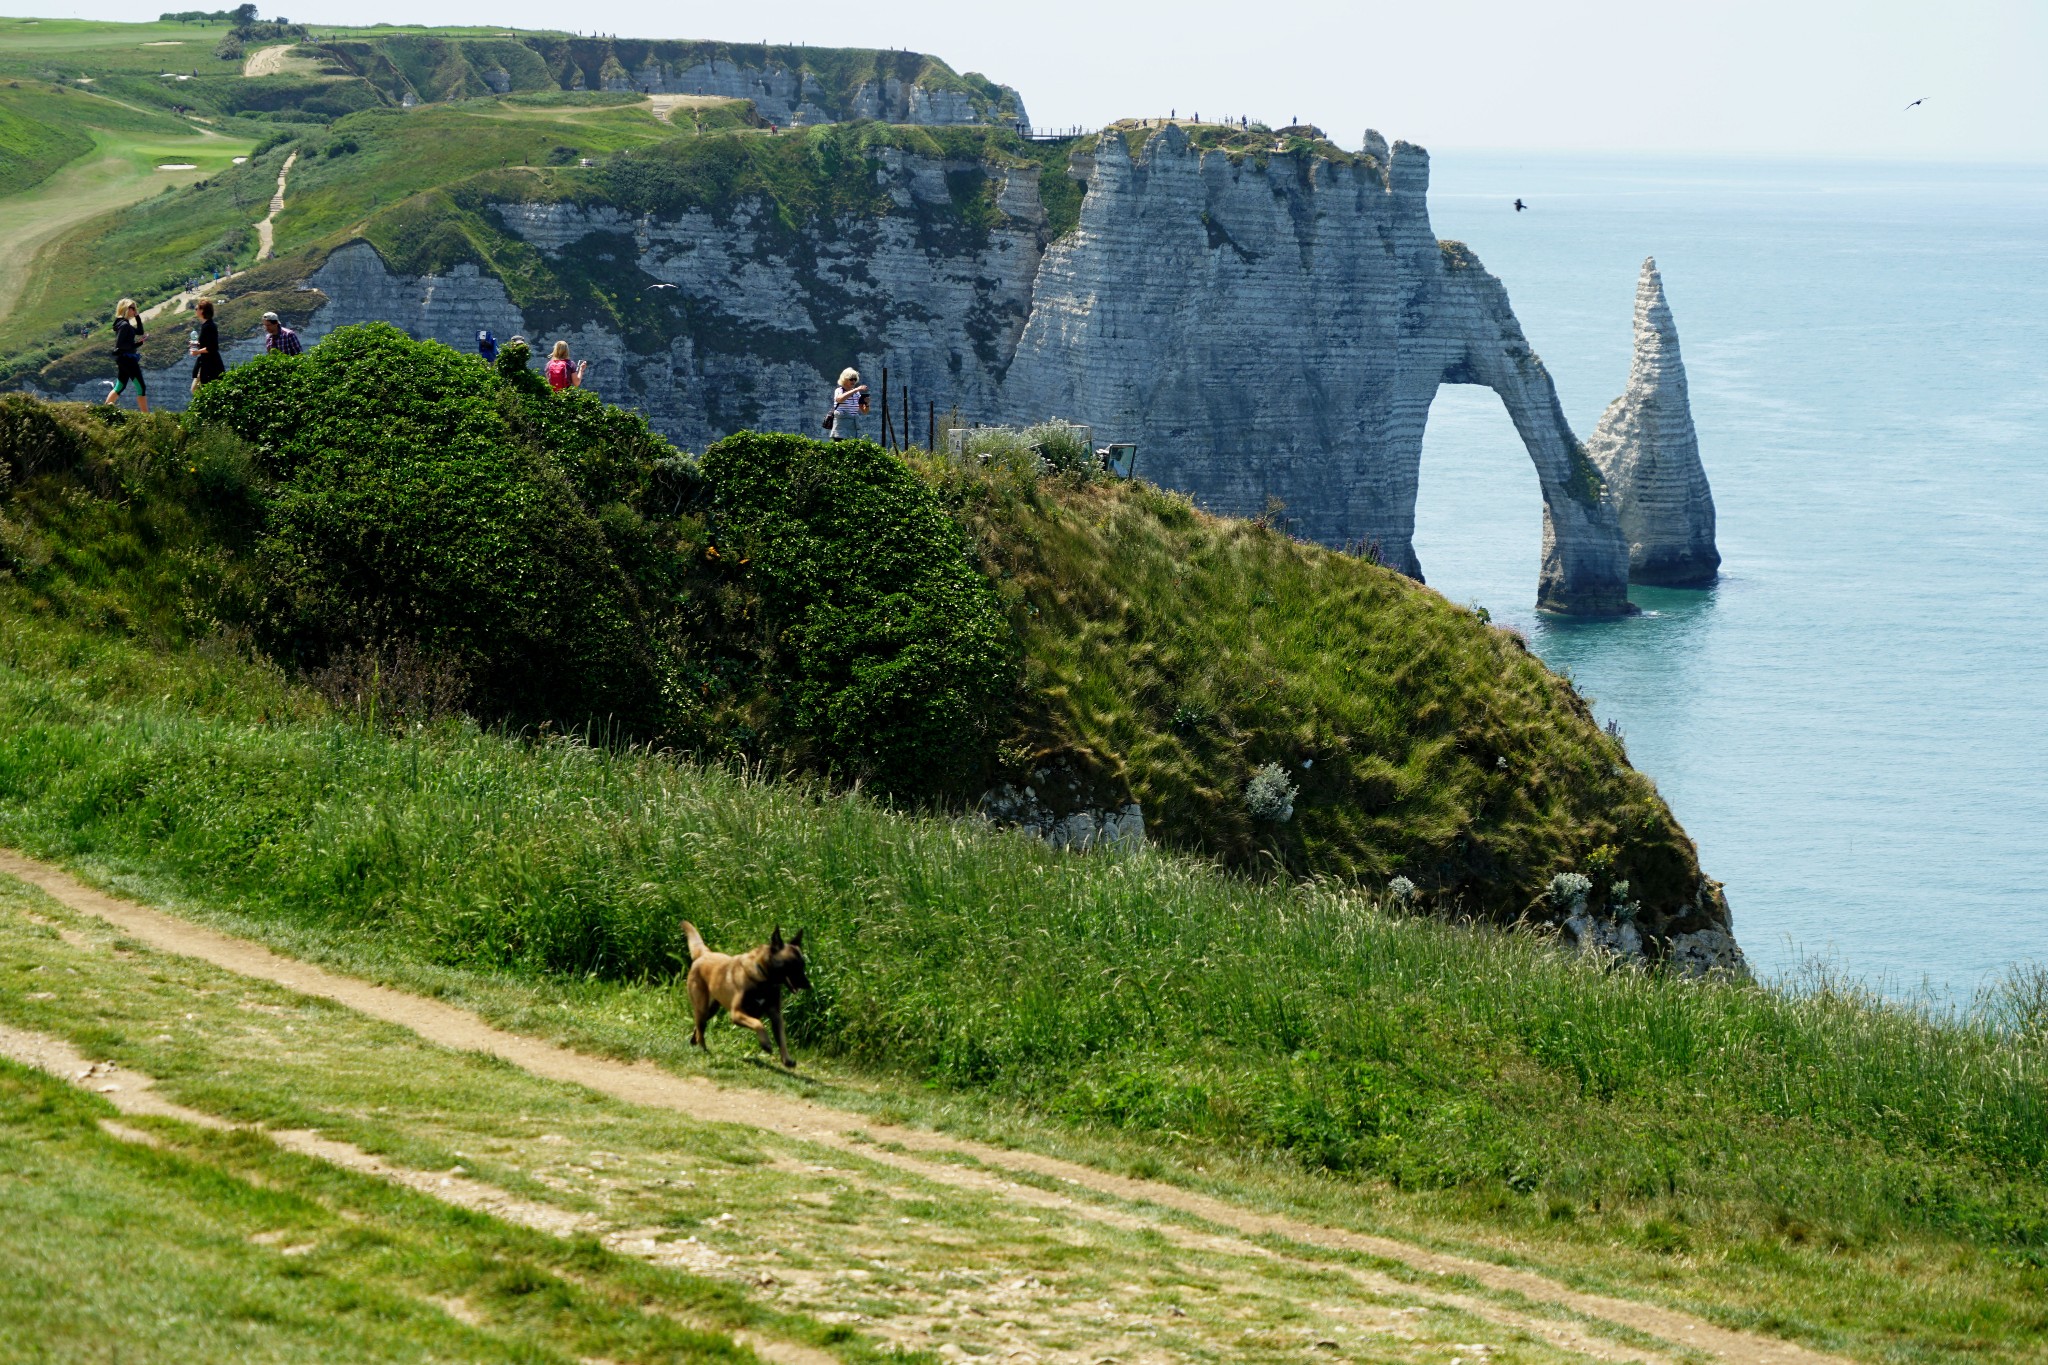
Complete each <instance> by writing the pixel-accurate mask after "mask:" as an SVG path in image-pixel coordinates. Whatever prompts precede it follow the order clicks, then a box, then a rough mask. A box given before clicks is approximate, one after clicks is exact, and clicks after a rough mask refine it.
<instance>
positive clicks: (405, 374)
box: [190, 324, 659, 731]
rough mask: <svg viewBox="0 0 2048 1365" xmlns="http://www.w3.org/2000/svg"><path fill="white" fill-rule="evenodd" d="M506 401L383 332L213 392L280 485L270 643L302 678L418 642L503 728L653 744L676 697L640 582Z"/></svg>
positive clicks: (438, 356) (461, 359) (372, 329)
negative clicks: (346, 655) (610, 734)
mask: <svg viewBox="0 0 2048 1365" xmlns="http://www.w3.org/2000/svg"><path fill="white" fill-rule="evenodd" d="M502 393H503V386H502V385H501V384H500V383H499V382H498V381H497V380H496V379H495V378H494V377H493V376H492V374H491V373H490V371H488V370H486V369H485V368H483V367H482V366H480V365H478V364H477V363H476V362H475V361H474V360H471V359H470V358H468V357H466V356H461V355H458V354H457V353H456V352H454V351H452V350H450V349H448V348H447V347H445V346H441V345H439V344H437V343H433V342H415V341H412V340H410V339H409V338H407V337H406V336H405V334H404V333H402V332H400V331H398V330H397V329H396V328H393V327H388V326H384V325H382V324H371V325H368V326H363V327H351V328H344V329H342V330H341V331H338V332H336V333H334V334H332V335H330V336H329V337H328V338H327V339H326V340H324V341H322V342H321V344H320V345H318V346H316V347H314V348H312V349H311V350H309V351H308V352H307V353H306V354H305V355H303V356H299V357H291V358H287V357H282V356H271V357H267V358H264V359H261V360H258V361H255V362H252V363H251V364H248V365H244V366H240V367H237V368H236V369H235V370H233V371H231V372H230V373H229V375H228V376H226V377H225V378H223V379H221V380H219V381H217V382H216V383H214V384H209V385H208V386H206V388H204V389H202V390H201V391H200V393H199V395H198V397H197V398H196V399H195V400H194V402H193V405H192V411H191V417H190V420H191V421H192V422H193V423H195V424H197V425H199V426H201V427H205V426H207V425H219V426H224V427H226V428H228V429H229V430H232V431H233V432H235V434H237V435H238V436H241V437H242V438H243V439H245V440H248V441H251V442H253V443H255V444H256V445H257V446H258V447H259V448H261V450H262V451H263V456H264V460H265V462H266V463H267V464H268V466H269V468H270V470H271V472H272V473H274V474H275V475H277V476H278V478H279V480H280V483H279V485H278V487H277V489H276V491H275V493H274V494H273V496H272V498H271V500H270V503H269V507H268V510H267V517H266V523H265V527H264V534H263V539H262V542H261V544H260V546H259V548H258V556H257V559H258V569H259V578H260V581H261V583H262V585H263V594H264V602H263V608H262V612H263V619H262V621H261V622H260V633H261V634H262V635H263V637H264V639H265V643H266V645H267V646H268V647H269V648H270V650H271V651H272V652H273V653H274V654H277V655H279V656H281V657H283V658H285V659H287V660H289V661H291V662H293V663H295V664H297V665H299V666H301V667H315V666H319V665H321V664H324V663H326V662H327V661H328V660H329V659H330V658H331V657H333V656H334V655H335V654H337V653H338V652H341V651H346V650H352V649H353V650H360V649H364V648H371V649H375V648H381V647H385V646H388V645H391V644H394V643H396V642H399V641H412V642H415V643H417V644H419V645H420V646H423V647H424V648H426V649H427V650H428V651H430V652H431V653H433V654H435V655H436V656H438V657H440V658H442V659H444V660H446V661H447V662H448V663H450V664H451V665H452V666H454V667H455V668H457V669H459V670H460V671H461V672H462V673H463V675H464V676H466V677H467V678H468V679H469V680H470V687H471V695H470V696H469V698H468V700H469V702H470V704H471V705H472V706H474V707H476V708H477V709H479V710H480V711H482V712H483V713H485V714H486V715H490V716H493V717H506V718H510V719H513V720H517V721H522V722H533V721H543V720H553V721H557V722H560V723H564V724H570V725H581V724H584V723H586V722H589V721H592V720H600V719H605V718H609V719H611V720H614V721H617V722H621V723H623V724H624V725H625V726H626V727H627V728H628V729H629V730H633V731H644V730H647V729H650V728H652V727H653V726H654V725H655V724H656V722H657V720H658V716H657V712H656V703H655V699H656V697H657V696H658V693H659V689H658V683H657V679H656V668H655V663H654V658H653V655H652V653H651V652H650V651H649V649H648V647H647V645H646V643H645V640H646V634H647V632H646V629H645V625H644V623H643V622H642V621H641V619H640V613H639V608H638V605H637V601H636V597H635V594H634V592H633V589H632V586H631V585H630V584H629V583H628V582H627V580H626V578H625V576H624V575H623V574H622V573H621V572H620V570H619V568H618V565H617V563H616V562H615V561H614V559H613V557H612V554H611V552H610V549H609V548H608V546H607V544H606V541H605V537H604V534H603V532H602V531H601V530H600V529H599V527H598V525H597V523H596V522H595V521H594V520H593V519H592V517H591V515H590V513H589V512H588V511H587V510H585V508H584V505H583V503H582V501H581V500H580V499H579V498H578V496H577V494H576V490H575V488H574V487H573V486H572V484H571V482H570V480H569V478H568V477H567V475H566V474H565V473H564V471H563V469H562V466H561V464H560V463H559V462H558V461H557V460H556V459H555V458H554V457H552V456H551V455H550V454H549V453H548V452H547V451H545V450H542V449H539V448H537V447H536V446H534V445H533V444H531V443H529V442H528V441H525V440H522V439H520V437H519V434H518V433H516V432H515V431H514V430H513V428H512V424H511V423H510V422H509V421H508V420H507V417H506V414H505V412H504V411H503V410H502V408H501V405H500V399H501V395H502Z"/></svg>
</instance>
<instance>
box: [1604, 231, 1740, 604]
mask: <svg viewBox="0 0 2048 1365" xmlns="http://www.w3.org/2000/svg"><path fill="white" fill-rule="evenodd" d="M1635 328H1636V330H1635V342H1636V346H1635V359H1634V361H1633V362H1632V363H1631V365H1630V366H1629V375H1628V389H1627V391H1626V392H1624V393H1623V394H1622V395H1621V397H1619V398H1617V399H1615V400H1614V402H1613V403H1611V404H1610V405H1609V406H1608V408H1607V412H1606V414H1605V415H1603V416H1602V417H1601V419H1600V425H1599V426H1598V427H1596V428H1595V429H1594V431H1593V435H1592V437H1591V439H1589V440H1588V441H1587V442H1586V453H1587V454H1588V455H1589V456H1591V457H1592V459H1593V462H1594V463H1595V464H1597V465H1599V466H1600V472H1601V474H1602V475H1604V476H1605V477H1606V479H1607V482H1608V486H1609V487H1611V488H1612V489H1613V490H1614V494H1615V498H1616V502H1617V505H1618V506H1619V508H1620V510H1621V531H1622V535H1623V536H1625V537H1626V538H1627V540H1628V563H1629V577H1630V578H1631V579H1633V580H1634V581H1635V582H1637V583H1654V584H1660V585H1662V586H1665V587H1697V586H1700V585H1702V584H1706V583H1711V582H1713V581H1714V576H1715V574H1716V573H1717V572H1718V571H1719V569H1720V567H1721V553H1720V551H1719V550H1718V549H1716V548H1715V546H1714V494H1713V490H1712V489H1710V488H1708V487H1707V471H1706V469H1705V468H1704V467H1703V466H1702V465H1701V464H1700V442H1699V436H1698V434H1697V433H1696V432H1695V431H1694V430H1693V424H1692V401H1691V398H1690V397H1689V395H1688V394H1687V391H1686V385H1685V362H1684V361H1683V360H1682V359H1680V358H1679V354H1678V328H1677V326H1676V325H1675V324H1674V323H1673V322H1672V320H1671V307H1670V305H1669V304H1667V303H1666V302H1665V301H1664V280H1663V277H1662V276H1661V275H1659V274H1658V273H1657V262H1656V260H1655V258H1650V259H1647V260H1645V261H1644V262H1643V273H1642V276H1641V278H1640V279H1639V280H1638V281H1637V283H1636V321H1635Z"/></svg>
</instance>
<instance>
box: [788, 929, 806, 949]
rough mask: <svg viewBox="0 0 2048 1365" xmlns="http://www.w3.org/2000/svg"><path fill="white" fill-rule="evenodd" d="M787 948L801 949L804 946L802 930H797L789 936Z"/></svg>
mask: <svg viewBox="0 0 2048 1365" xmlns="http://www.w3.org/2000/svg"><path fill="white" fill-rule="evenodd" d="M789 946H790V947H792V948H801V947H803V946H804V931H803V930H801V929H799V930H797V931H796V932H795V933H793V934H791V935H790V936H789Z"/></svg>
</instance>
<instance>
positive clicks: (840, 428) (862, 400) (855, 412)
mask: <svg viewBox="0 0 2048 1365" xmlns="http://www.w3.org/2000/svg"><path fill="white" fill-rule="evenodd" d="M867 410H868V386H867V385H865V384H863V383H861V382H860V371H859V370H856V369H854V368H853V367H852V366H851V365H849V366H847V367H846V368H845V369H843V370H841V371H840V372H839V387H838V388H836V389H834V390H832V412H831V414H830V415H829V416H827V417H826V419H825V422H826V425H828V426H830V427H831V428H832V439H833V440H835V441H851V440H854V439H855V438H857V437H858V436H859V435H860V417H861V414H862V413H864V412H866V411H867Z"/></svg>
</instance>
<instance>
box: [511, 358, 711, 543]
mask: <svg viewBox="0 0 2048 1365" xmlns="http://www.w3.org/2000/svg"><path fill="white" fill-rule="evenodd" d="M521 349H524V348H523V347H522V348H521ZM502 359H503V357H502V355H501V356H500V360H501V361H502ZM508 377H509V379H510V382H509V383H508V384H507V385H506V386H505V392H506V402H505V414H506V417H507V419H508V420H509V421H510V422H511V423H512V427H513V429H514V430H515V431H517V432H518V433H519V435H520V436H522V437H523V438H524V439H526V440H528V441H530V442H531V443H532V444H534V445H536V446H538V447H540V448H541V449H543V450H547V451H550V452H552V453H553V454H554V456H555V458H556V459H557V460H559V461H560V462H561V465H562V468H563V470H564V472H566V473H567V474H568V476H569V481H570V482H571V483H573V484H574V485H575V486H576V491H577V493H578V494H579V495H580V496H581V497H582V499H583V501H584V504H585V505H586V506H589V507H593V508H595V507H602V506H603V505H605V504H606V503H611V502H624V501H628V500H631V499H632V498H633V497H634V496H635V495H636V494H637V493H639V492H640V490H641V488H642V486H643V485H644V484H645V482H646V480H647V478H648V475H649V473H650V471H652V470H653V468H654V467H655V465H656V464H657V463H658V462H660V461H664V460H672V459H674V458H675V455H676V448H675V447H674V446H672V445H670V444H669V443H668V442H667V441H666V440H664V439H663V438H662V437H661V436H659V435H657V434H656V433H655V431H654V429H653V428H651V427H649V426H648V425H647V419H646V418H645V417H642V416H641V415H640V414H639V413H637V412H631V411H628V410H627V409H625V408H617V407H613V406H612V405H611V404H609V403H607V402H605V401H604V400H603V399H601V398H599V397H598V396H597V395H596V394H594V393H589V392H586V391H585V390H583V389H564V390H562V391H561V392H560V393H556V392H555V391H554V390H552V389H550V388H549V387H548V385H547V381H546V380H544V379H542V378H541V377H540V376H539V375H537V374H535V373H534V372H533V371H531V370H529V369H526V368H525V367H523V366H522V367H519V368H517V369H515V370H514V371H513V372H512V373H511V374H510V376H508Z"/></svg>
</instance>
